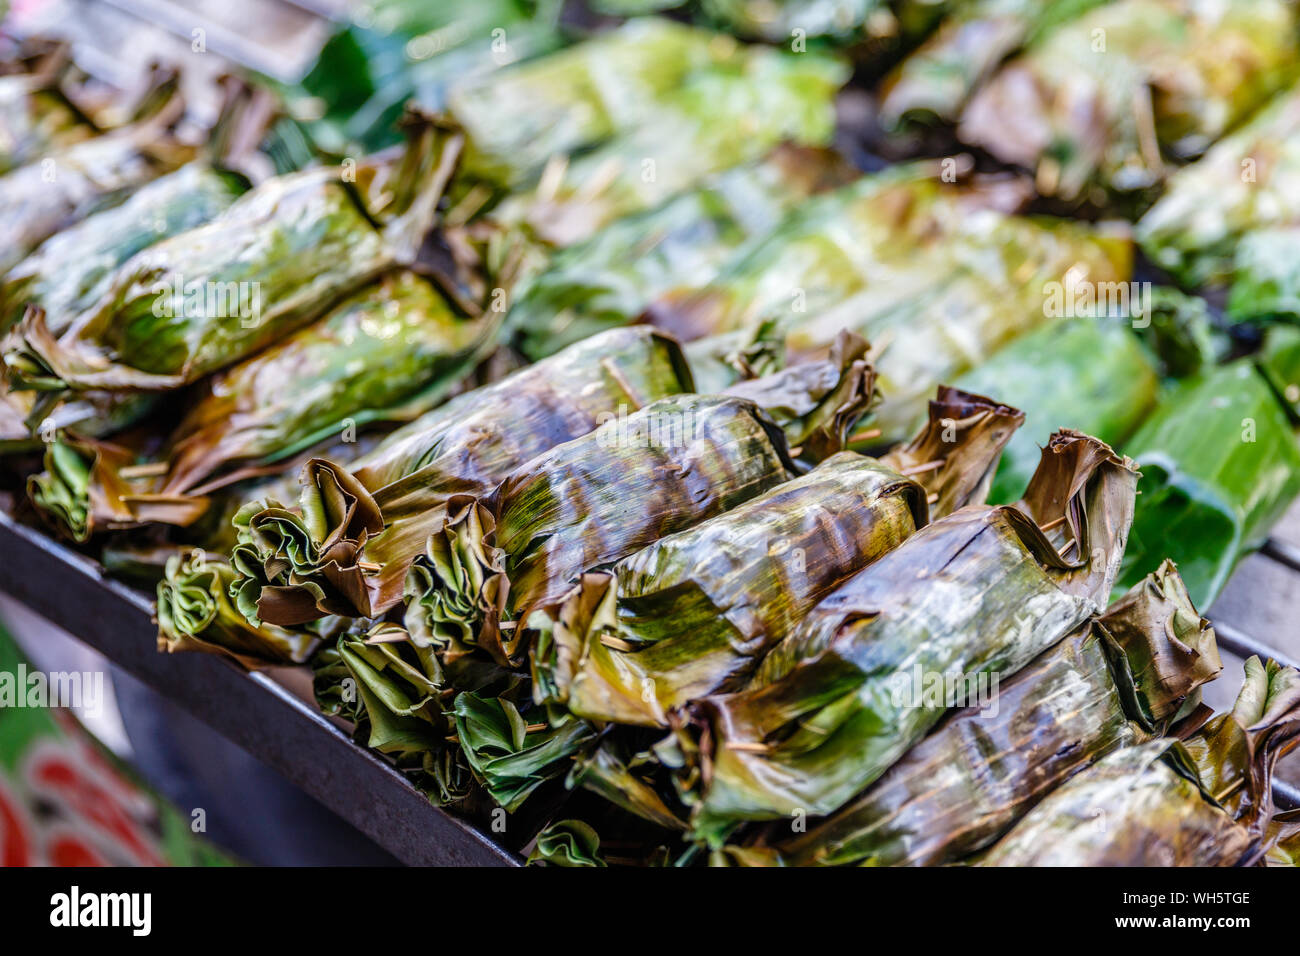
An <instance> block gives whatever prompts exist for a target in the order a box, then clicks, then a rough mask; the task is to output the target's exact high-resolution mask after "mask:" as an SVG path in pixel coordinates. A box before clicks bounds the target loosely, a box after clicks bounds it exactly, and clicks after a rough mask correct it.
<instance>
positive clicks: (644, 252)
mask: <svg viewBox="0 0 1300 956" xmlns="http://www.w3.org/2000/svg"><path fill="white" fill-rule="evenodd" d="M846 175H847V170H845V169H844V164H843V162H842V160H839V159H837V158H836V156H835V155H834V154H832V153H830V152H829V151H825V150H815V149H799V148H796V147H789V146H785V147H779V148H778V149H776V150H774V151H773V152H772V153H771V154H770V155H768V156H767V157H765V158H764V159H762V160H760V161H759V162H757V163H754V164H752V165H745V166H739V167H737V168H734V169H729V170H727V171H725V172H723V173H720V174H718V175H717V176H715V177H711V178H710V179H709V180H707V181H706V182H704V183H702V184H701V185H700V186H699V187H698V188H696V189H691V190H687V191H686V192H683V193H679V194H677V195H675V196H673V197H672V198H670V199H668V200H667V201H666V202H665V203H663V204H662V205H660V206H657V207H655V208H654V209H650V210H648V211H646V212H644V213H641V214H639V215H635V216H628V217H625V218H622V219H619V220H617V221H615V222H613V223H610V224H609V225H608V226H605V227H604V228H603V229H601V230H600V231H599V232H597V233H596V234H595V235H593V236H592V237H591V238H589V239H587V240H586V241H584V242H580V243H577V244H575V245H571V246H569V247H567V248H565V249H562V250H560V251H559V252H557V253H556V254H555V255H554V256H553V257H552V258H551V260H550V262H549V263H548V265H547V266H546V268H545V269H544V270H543V271H542V272H541V273H540V274H538V275H537V276H535V277H533V278H532V279H531V280H530V281H528V282H527V283H526V284H525V286H524V287H523V288H522V289H520V290H519V292H518V293H517V294H516V296H515V298H514V302H513V303H512V304H511V308H510V313H509V316H508V319H507V321H508V323H509V325H510V328H511V330H512V331H517V334H518V335H519V336H520V339H521V341H520V347H521V349H522V351H523V352H524V354H525V355H527V356H529V357H530V358H534V359H537V358H542V357H544V356H546V355H550V354H551V353H553V352H555V351H557V350H558V349H560V348H563V347H564V346H565V345H568V344H570V343H571V342H576V341H577V340H578V339H581V338H585V337H586V336H588V335H591V334H592V333H594V332H597V331H599V330H601V329H604V328H608V327H610V326H617V325H630V324H631V323H632V322H633V321H635V320H636V319H637V317H638V316H639V315H640V314H641V312H642V311H643V310H644V309H645V307H646V306H647V305H649V304H650V302H651V301H652V300H653V299H654V297H655V296H656V295H658V294H659V293H661V292H665V291H667V290H668V289H670V288H674V287H681V286H687V285H689V286H703V285H706V284H707V283H708V281H709V280H710V279H712V278H713V276H714V275H716V274H717V271H718V269H720V268H721V267H722V266H723V265H724V264H725V263H726V261H727V260H728V259H729V258H731V256H733V255H734V254H735V253H736V251H737V250H738V249H739V248H741V247H742V246H743V245H744V244H746V243H747V242H751V241H753V240H754V239H756V238H759V237H761V236H763V235H765V234H767V233H768V232H770V231H771V230H772V229H774V228H775V227H776V225H777V223H778V222H779V221H780V219H781V218H782V216H783V215H784V214H785V213H787V212H788V211H789V210H790V209H792V208H793V207H794V206H796V205H797V204H798V203H800V202H802V201H803V200H805V199H806V198H807V197H808V196H809V195H811V194H813V193H815V192H819V191H821V190H822V189H824V188H826V187H827V186H828V185H831V184H834V183H835V182H837V181H839V180H840V179H841V177H843V176H846Z"/></svg>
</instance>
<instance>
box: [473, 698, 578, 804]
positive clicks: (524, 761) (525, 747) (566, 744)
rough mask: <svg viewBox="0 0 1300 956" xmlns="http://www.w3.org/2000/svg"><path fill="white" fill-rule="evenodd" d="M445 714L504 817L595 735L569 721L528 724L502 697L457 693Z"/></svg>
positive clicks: (560, 770) (559, 773)
mask: <svg viewBox="0 0 1300 956" xmlns="http://www.w3.org/2000/svg"><path fill="white" fill-rule="evenodd" d="M451 715H452V720H453V722H454V723H455V726H456V738H457V740H458V741H459V742H460V745H461V747H462V748H464V751H465V760H466V762H467V763H468V764H469V766H470V768H471V769H472V770H473V772H474V777H475V779H476V780H478V782H479V783H480V784H481V785H482V787H483V788H484V789H485V790H486V791H487V793H488V795H489V796H491V797H492V799H493V800H495V801H496V802H497V805H498V806H501V807H503V808H505V811H506V812H507V813H514V812H515V811H516V810H518V809H519V807H520V806H521V805H522V804H523V802H524V801H525V800H527V799H528V797H529V795H530V794H532V793H533V792H534V791H535V790H536V789H537V788H538V787H540V786H541V785H542V784H543V783H545V782H546V781H547V780H550V779H553V778H555V777H557V776H562V775H564V774H565V773H566V772H567V771H568V769H569V766H570V765H571V764H572V757H573V755H574V754H575V753H577V752H578V750H579V749H580V748H582V747H583V746H584V745H586V744H587V743H589V742H590V741H592V740H594V739H595V737H596V731H595V729H594V728H593V727H592V726H591V725H590V724H588V723H586V722H585V721H581V720H577V719H575V718H572V717H565V718H560V719H559V720H558V721H555V722H552V723H551V724H549V725H530V724H529V723H528V722H527V721H526V720H525V719H524V718H523V717H521V716H520V714H519V709H518V708H517V707H516V706H515V705H514V704H513V703H511V702H510V701H509V700H507V699H505V698H503V697H495V698H485V697H482V696H480V695H478V694H474V693H461V694H457V695H456V701H455V703H454V704H453V705H452V709H451Z"/></svg>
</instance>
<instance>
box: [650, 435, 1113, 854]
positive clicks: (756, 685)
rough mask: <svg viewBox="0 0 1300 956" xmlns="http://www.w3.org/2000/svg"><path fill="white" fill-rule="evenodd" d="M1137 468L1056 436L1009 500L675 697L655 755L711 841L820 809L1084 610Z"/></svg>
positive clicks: (902, 555)
mask: <svg viewBox="0 0 1300 956" xmlns="http://www.w3.org/2000/svg"><path fill="white" fill-rule="evenodd" d="M1136 480H1137V474H1136V470H1135V469H1134V467H1133V464H1132V462H1130V461H1129V460H1127V459H1124V458H1120V457H1118V456H1116V455H1115V454H1114V453H1113V452H1112V451H1111V450H1110V448H1108V447H1107V446H1106V445H1104V444H1102V443H1100V442H1098V441H1096V440H1094V439H1091V438H1088V437H1086V436H1083V435H1079V434H1076V433H1070V432H1062V433H1059V434H1058V435H1056V436H1053V439H1052V441H1051V442H1050V443H1049V444H1048V446H1047V447H1046V448H1045V449H1044V452H1043V461H1042V464H1041V466H1040V468H1039V470H1038V472H1037V473H1036V474H1035V476H1034V479H1033V480H1032V481H1031V483H1030V485H1029V487H1028V489H1027V490H1026V494H1025V500H1024V501H1023V502H1022V503H1021V504H1020V505H1019V506H1000V507H993V508H988V507H978V506H975V507H968V508H965V509H962V510H959V511H957V512H954V513H953V514H951V515H949V516H947V517H945V518H941V519H939V520H937V521H934V522H932V523H931V524H929V525H927V526H926V527H925V528H922V529H921V530H920V531H918V532H916V533H915V534H913V535H912V536H911V537H910V538H908V539H907V540H906V541H904V542H903V543H902V544H901V545H900V546H899V547H897V548H895V549H894V550H893V551H891V552H889V553H887V554H885V555H884V556H883V557H881V558H880V559H879V560H878V561H876V562H875V563H874V564H871V565H869V566H868V567H867V568H866V569H865V570H863V571H861V572H859V573H858V574H857V575H856V576H854V577H852V578H850V579H849V580H848V581H847V582H845V584H843V585H841V587H840V588H839V589H837V590H836V591H835V592H833V593H832V594H831V595H830V596H829V597H827V598H826V599H824V600H823V601H822V602H821V604H819V605H818V606H817V607H816V608H815V609H814V610H813V611H812V612H811V613H810V614H809V615H808V616H806V617H805V618H804V620H803V622H802V623H801V624H800V625H799V626H798V627H797V628H796V629H795V631H794V632H793V633H792V634H790V635H789V636H788V637H787V638H786V639H785V640H784V641H783V642H782V643H780V644H778V645H777V646H776V647H775V648H774V649H773V650H772V651H771V652H770V653H769V654H768V655H767V656H766V657H765V658H764V660H763V662H762V664H761V665H760V666H759V668H758V670H757V672H756V674H755V676H754V678H753V679H752V681H751V683H750V686H749V687H748V688H746V689H745V690H742V691H739V692H736V693H732V694H722V695H714V696H710V697H705V698H701V699H698V700H696V701H694V702H692V703H690V704H688V705H687V706H686V707H685V708H682V710H681V711H679V712H675V713H674V714H673V715H672V720H673V724H674V733H673V734H672V735H670V736H669V737H668V738H666V739H665V740H664V741H663V742H662V743H661V744H660V745H659V747H658V748H657V752H658V754H659V756H660V759H661V760H662V761H663V762H664V763H665V764H668V765H669V766H673V767H675V768H676V783H677V786H678V789H679V792H680V793H681V795H682V798H683V800H684V801H685V802H687V803H688V804H689V805H690V806H691V827H692V832H693V834H694V835H695V836H696V838H698V839H702V840H705V841H707V842H708V843H709V844H711V845H713V846H717V845H720V844H721V843H722V842H723V841H724V840H725V838H726V836H727V835H728V834H729V833H730V832H731V831H732V830H734V828H735V827H736V826H737V825H738V824H740V823H741V822H743V821H746V820H764V819H767V820H771V819H776V818H780V817H789V816H790V815H791V814H805V815H808V816H822V815H826V814H829V813H832V812H833V811H835V810H836V809H838V808H839V807H840V806H842V805H843V804H844V803H846V802H848V801H849V800H850V799H851V798H852V797H853V796H854V795H855V794H856V793H858V792H860V791H861V790H863V789H864V788H865V787H866V786H867V785H869V784H871V783H872V782H874V781H875V780H876V779H877V778H879V777H880V776H881V775H882V774H883V773H884V772H885V771H886V770H887V769H888V768H889V766H890V765H891V764H893V763H894V762H895V761H896V760H897V759H898V758H899V757H901V756H902V755H903V754H904V753H906V752H907V750H909V749H910V748H911V747H912V746H913V745H914V744H916V743H917V742H918V741H919V740H920V739H921V737H922V736H924V734H925V733H926V731H928V730H929V729H930V728H931V727H933V726H934V724H935V723H936V722H937V721H938V720H939V718H940V717H942V716H943V714H944V711H945V710H946V709H947V708H948V707H950V706H952V704H953V702H954V701H955V700H956V698H957V697H959V696H960V697H965V696H966V695H967V694H968V693H970V692H971V690H972V688H974V689H975V690H978V689H979V681H980V680H985V681H988V680H990V679H991V678H992V677H993V676H994V675H997V676H998V677H1010V676H1011V675H1012V674H1014V673H1015V672H1016V671H1018V670H1019V669H1020V668H1022V667H1024V666H1025V665H1026V664H1028V663H1029V662H1030V661H1031V660H1033V658H1034V657H1036V656H1037V655H1038V654H1040V653H1041V652H1042V651H1044V650H1046V649H1047V648H1048V647H1050V646H1052V645H1053V644H1055V643H1056V642H1057V641H1059V640H1060V639H1061V638H1063V637H1064V636H1065V635H1066V634H1068V633H1070V632H1071V631H1073V630H1074V629H1075V628H1076V627H1078V626H1079V625H1081V624H1082V623H1083V622H1084V621H1086V620H1087V618H1088V617H1089V616H1090V615H1091V614H1093V613H1095V612H1097V611H1098V610H1099V609H1100V607H1101V606H1103V605H1104V603H1105V601H1106V597H1107V595H1108V594H1109V592H1110V588H1111V584H1112V582H1113V580H1114V576H1115V573H1116V572H1117V571H1118V567H1119V560H1120V556H1121V555H1122V553H1123V549H1124V542H1125V539H1126V538H1127V534H1128V528H1129V524H1130V523H1131V520H1132V511H1133V498H1134V491H1135V485H1136ZM1022 509H1023V510H1022ZM1043 527H1046V528H1048V531H1046V532H1045V531H1043V530H1042V528H1043ZM1049 535H1051V539H1050V540H1049V537H1048V536H1049ZM935 675H938V678H939V686H938V687H937V688H936V687H935V686H934V684H935ZM914 678H918V679H919V680H917V679H914ZM916 683H920V684H922V685H923V692H922V694H921V695H920V697H919V698H918V699H916V700H912V699H911V698H912V696H915V695H912V694H909V691H910V690H912V689H913V685H914V684H916ZM948 684H951V685H952V686H951V690H950V689H949V687H948V686H947V685H948Z"/></svg>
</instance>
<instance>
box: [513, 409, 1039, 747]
mask: <svg viewBox="0 0 1300 956" xmlns="http://www.w3.org/2000/svg"><path fill="white" fill-rule="evenodd" d="M945 399H946V400H945V401H938V402H935V403H934V408H933V409H932V413H931V417H932V422H933V424H934V427H935V430H942V429H943V428H944V427H946V426H950V427H952V428H953V429H954V434H953V435H952V436H951V437H952V438H953V439H954V440H953V441H951V442H948V443H946V445H944V446H943V447H942V451H943V453H944V455H945V457H943V458H933V457H930V456H931V455H932V454H934V453H933V452H928V451H927V454H926V461H925V465H926V467H925V468H924V470H922V471H920V472H919V473H918V474H917V477H916V478H915V479H911V478H905V477H903V475H901V474H900V473H899V472H898V471H895V470H894V468H901V469H903V470H904V471H906V470H909V469H908V467H907V466H906V465H904V464H901V463H899V462H898V461H892V460H891V464H892V465H893V467H891V466H890V465H888V464H885V462H884V461H877V460H875V459H871V458H866V457H863V456H861V455H857V454H855V453H853V452H841V453H839V454H836V455H833V456H832V457H830V458H829V459H827V460H826V461H825V462H823V463H822V464H820V465H818V466H817V467H816V468H814V469H813V470H812V471H810V472H808V473H807V474H806V475H803V476H801V477H799V478H795V479H793V480H792V481H788V482H786V483H784V484H781V485H778V486H777V487H776V488H774V489H772V490H771V491H768V492H766V493H765V494H762V495H760V496H759V497H757V498H755V499H753V500H752V501H749V502H747V503H745V504H742V505H740V506H738V507H736V508H733V509H732V510H730V511H727V512H725V513H724V514H722V515H719V516H718V517H716V518H713V519H710V520H709V521H705V522H704V523H703V524H700V525H698V526H696V527H695V528H692V529H690V530H688V531H683V532H680V533H678V534H674V535H669V536H668V537H666V538H662V539H661V540H659V541H658V542H656V543H655V544H652V545H651V546H650V547H648V548H646V549H644V550H642V551H639V552H637V553H636V554H633V555H631V556H629V557H627V558H625V559H623V560H622V561H620V562H618V563H617V564H616V565H614V567H613V568H612V569H611V571H610V572H609V573H608V574H588V575H584V576H583V578H582V579H581V582H580V584H579V586H578V587H577V588H576V589H575V590H574V591H573V592H571V593H569V594H568V595H566V596H565V598H564V600H563V603H562V604H561V605H560V607H559V608H558V610H557V612H556V613H555V615H554V616H555V620H554V622H553V624H551V625H550V626H549V627H546V628H543V630H542V635H543V636H542V637H541V638H540V639H539V643H538V645H537V648H536V650H535V651H534V654H533V675H534V687H535V691H534V696H535V697H536V698H537V699H538V701H539V702H542V703H561V704H564V705H565V707H567V709H568V710H569V711H571V712H573V713H575V714H578V715H579V716H581V717H585V718H587V719H591V720H599V721H614V722H618V723H623V724H643V725H648V726H649V725H658V726H667V717H666V714H667V712H668V711H669V710H670V709H672V708H673V707H677V706H680V705H682V704H685V703H686V702H688V701H690V700H693V699H694V698H696V697H702V696H705V695H706V694H710V693H714V692H718V691H723V690H731V689H738V688H739V687H740V686H742V685H743V683H744V681H745V679H746V678H747V677H748V675H749V673H750V672H751V671H752V670H753V669H754V667H755V666H757V664H758V662H759V661H760V660H761V659H762V657H763V655H764V654H765V653H766V652H767V651H768V650H769V649H770V648H771V647H772V646H774V645H775V644H777V643H778V642H780V641H781V640H782V639H783V638H784V637H785V636H786V635H787V634H789V633H790V632H791V631H792V630H793V628H794V627H795V625H796V624H798V622H799V621H800V619H801V618H802V617H803V615H804V614H805V613H807V612H808V611H809V610H811V609H812V608H813V607H814V606H815V605H816V604H817V603H818V602H819V601H820V600H821V599H822V598H824V597H825V596H826V595H827V594H829V593H830V592H831V591H833V590H834V589H835V587H836V586H838V585H839V584H840V583H841V582H843V581H844V580H845V579H846V578H848V577H850V576H851V575H852V574H854V573H856V572H857V571H859V570H861V569H862V568H863V567H865V566H866V565H868V564H870V563H871V562H872V561H874V560H876V559H877V558H879V557H880V556H881V555H883V554H885V553H886V552H888V551H890V550H892V549H893V548H895V547H897V546H898V545H899V544H901V543H902V542H903V541H904V540H906V538H907V537H908V536H909V535H911V534H912V533H913V532H914V531H915V530H916V529H917V528H920V527H923V526H924V525H925V524H926V522H927V521H928V520H929V508H928V506H927V499H928V498H929V497H930V495H931V494H932V492H931V490H930V489H931V488H935V489H939V488H943V487H945V486H946V485H948V483H949V480H950V476H951V475H963V476H965V480H964V481H961V480H958V482H957V483H956V485H955V489H954V493H953V494H945V495H943V496H942V497H941V496H940V494H939V492H938V491H935V492H933V495H934V499H935V504H936V508H937V509H939V510H938V513H939V514H946V513H948V512H949V511H951V510H953V509H954V508H956V507H962V506H964V505H965V504H967V503H970V502H971V501H974V502H975V503H979V502H980V501H982V499H983V494H984V491H985V490H986V485H985V483H984V482H983V481H982V478H983V476H984V475H985V474H986V473H988V472H990V471H991V470H992V469H993V467H994V465H995V463H996V460H997V456H998V453H999V452H1000V451H1001V449H1002V446H1003V445H1004V444H1005V442H1006V440H1007V438H1009V437H1010V435H1011V433H1012V431H1013V430H1014V428H1015V427H1016V425H1017V424H1018V422H1019V413H1018V412H1017V411H1016V410H1014V409H1008V408H1005V407H1002V406H998V405H996V404H995V403H991V402H988V401H987V400H984V399H980V398H978V397H975V396H964V395H963V396H958V395H949V396H945ZM962 413H964V414H962ZM958 417H961V418H962V419H964V420H965V421H966V423H967V426H968V427H966V428H964V429H963V430H962V435H961V436H960V438H959V437H958V436H957V435H956V434H955V430H956V425H955V421H956V419H957V418H958ZM945 423H946V426H945ZM927 431H929V429H928V428H927ZM900 457H901V456H900ZM886 460H890V459H886Z"/></svg>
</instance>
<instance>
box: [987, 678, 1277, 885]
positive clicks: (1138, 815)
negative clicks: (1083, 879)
mask: <svg viewBox="0 0 1300 956" xmlns="http://www.w3.org/2000/svg"><path fill="white" fill-rule="evenodd" d="M1297 733H1300V674H1297V672H1296V671H1295V670H1294V669H1291V668H1282V667H1279V666H1278V665H1277V664H1276V663H1275V662H1272V661H1270V662H1268V664H1267V665H1265V664H1261V663H1260V661H1259V660H1258V658H1251V659H1250V660H1249V661H1247V662H1246V681H1245V684H1244V685H1243V687H1242V692H1241V695H1240V696H1239V697H1238V699H1237V704H1236V705H1235V706H1234V707H1233V710H1232V712H1231V713H1228V714H1224V715H1222V716H1221V717H1220V718H1217V719H1216V720H1215V721H1213V722H1211V723H1210V724H1208V725H1206V726H1205V727H1204V728H1203V729H1202V730H1201V731H1200V732H1198V733H1197V734H1196V735H1193V737H1191V738H1189V739H1188V740H1187V741H1186V743H1178V742H1174V741H1171V740H1168V739H1162V740H1155V741H1152V742H1150V743H1145V744H1141V745H1138V746H1135V747H1128V748H1125V749H1123V750H1119V751H1117V752H1115V753H1113V754H1111V755H1110V756H1108V757H1107V758H1105V759H1103V760H1102V761H1100V762H1099V763H1098V764H1097V765H1096V766H1094V767H1093V768H1091V769H1090V770H1088V771H1087V772H1085V773H1082V774H1080V775H1079V776H1077V777H1075V778H1074V779H1073V780H1070V781H1069V782H1067V783H1065V784H1063V785H1062V786H1061V787H1060V788H1059V789H1058V790H1056V792H1054V793H1053V794H1052V795H1051V796H1049V797H1048V798H1047V799H1045V800H1044V801H1043V802H1042V803H1040V804H1039V805H1038V806H1037V807H1035V808H1034V810H1032V811H1031V812H1030V813H1029V815H1028V816H1026V817H1025V818H1024V820H1022V821H1021V822H1020V823H1019V825H1017V826H1016V827H1015V828H1014V829H1013V830H1012V831H1011V832H1010V833H1009V834H1007V836H1006V837H1004V838H1003V839H1002V840H1001V841H999V842H998V843H997V844H996V845H994V847H993V848H992V850H990V851H989V853H988V854H987V855H986V856H985V857H984V858H983V860H982V861H981V864H982V865H984V866H1239V865H1248V864H1251V863H1255V862H1258V860H1259V859H1260V858H1262V857H1263V856H1264V855H1265V854H1267V852H1268V850H1269V845H1268V843H1269V840H1268V834H1269V831H1270V828H1269V823H1270V821H1271V817H1272V809H1273V805H1272V795H1271V787H1272V768H1273V764H1274V762H1275V761H1276V759H1277V757H1278V756H1279V755H1280V754H1282V753H1285V752H1286V751H1287V750H1288V749H1290V748H1291V747H1293V746H1294V745H1295V743H1296V734H1297ZM1274 832H1275V831H1274Z"/></svg>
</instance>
